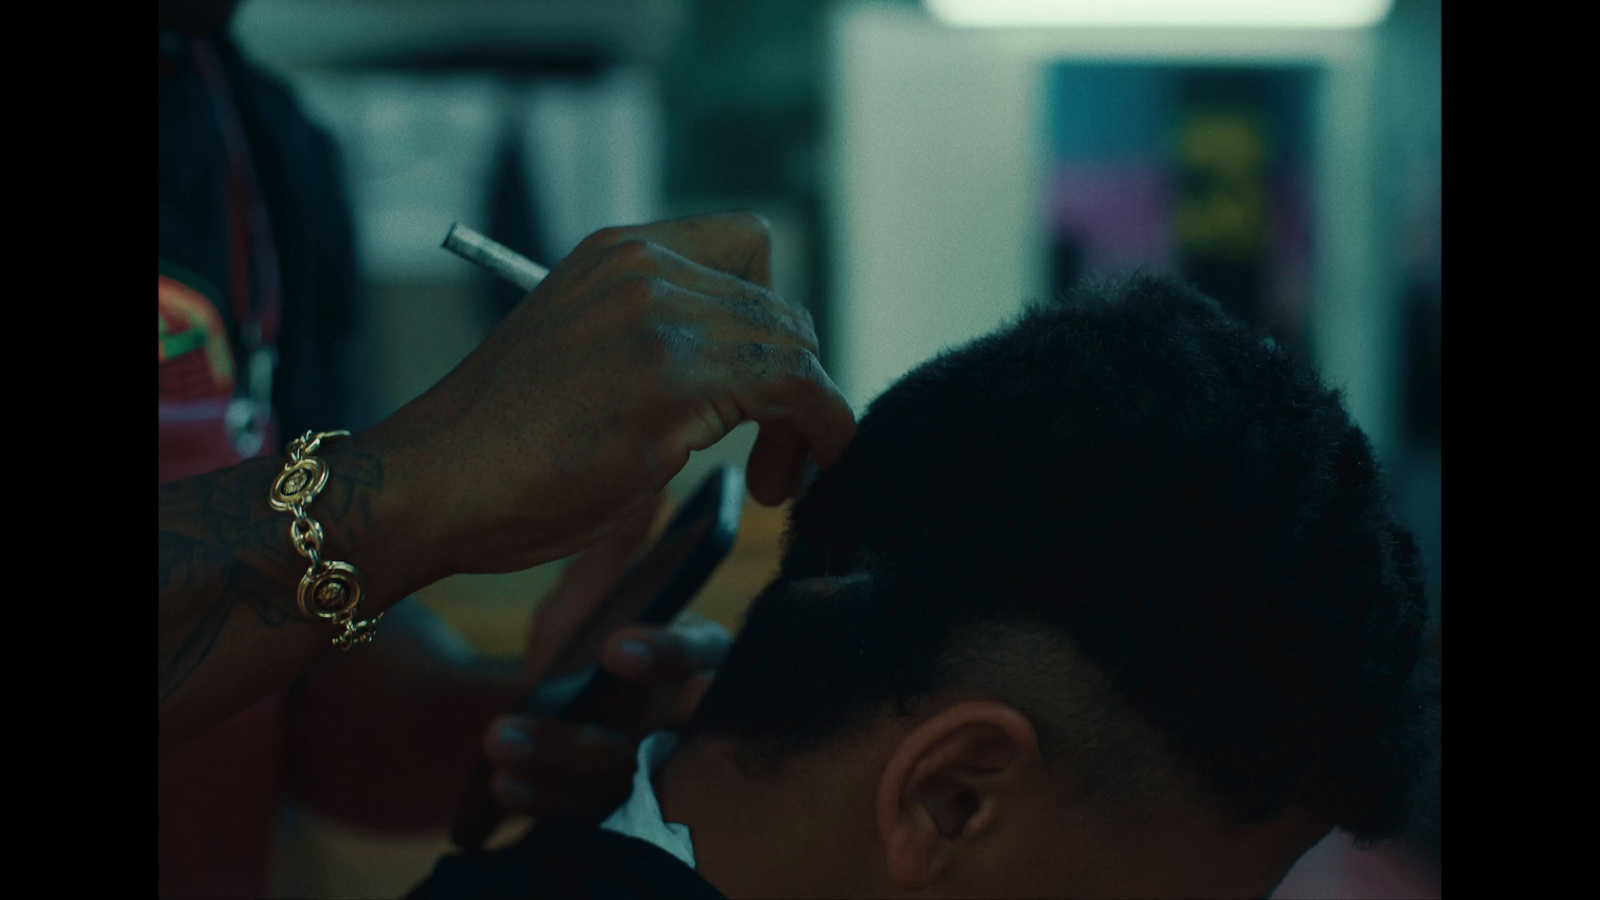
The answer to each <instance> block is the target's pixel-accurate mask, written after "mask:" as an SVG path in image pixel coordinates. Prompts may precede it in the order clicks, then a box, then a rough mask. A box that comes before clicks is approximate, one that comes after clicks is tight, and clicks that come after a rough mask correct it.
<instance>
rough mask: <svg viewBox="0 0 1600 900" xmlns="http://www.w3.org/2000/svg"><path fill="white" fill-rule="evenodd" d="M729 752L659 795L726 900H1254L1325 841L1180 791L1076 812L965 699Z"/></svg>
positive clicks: (1054, 782) (697, 754) (997, 716)
mask: <svg viewBox="0 0 1600 900" xmlns="http://www.w3.org/2000/svg"><path fill="white" fill-rule="evenodd" d="M841 581H842V579H837V578H820V579H809V580H806V581H801V582H795V583H794V584H793V585H792V586H791V589H793V590H795V591H799V592H803V593H804V594H805V596H807V597H811V596H814V595H816V594H818V593H825V592H827V591H829V590H835V589H837V587H838V585H839V584H840V583H841ZM738 751H739V746H738V744H737V743H736V742H735V741H734V740H733V739H731V738H725V737H718V736H715V735H712V736H707V737H702V738H700V739H698V740H695V741H693V742H691V743H690V744H688V745H687V746H685V747H683V748H682V749H681V750H680V751H679V752H678V753H677V754H675V755H674V757H673V758H672V759H671V760H669V761H668V762H667V763H666V765H665V766H663V767H662V768H661V769H660V770H659V771H658V772H657V773H656V777H655V782H654V783H655V788H656V792H657V796H658V799H659V801H660V804H661V809H662V814H663V816H664V818H665V819H666V820H667V821H669V822H678V823H682V824H684V825H687V826H688V827H689V830H690V835H691V838H692V840H693V843H694V853H695V866H696V869H697V870H698V871H699V872H700V874H701V875H702V876H704V877H705V878H706V879H707V880H708V881H710V882H711V883H712V884H713V885H715V886H716V887H717V888H718V890H720V891H722V892H723V893H724V894H725V895H727V896H729V897H734V898H746V897H752V898H753V897H796V896H801V897H909V896H916V897H1076V896H1087V897H1168V896H1178V897H1202V896H1203V897H1239V898H1252V897H1257V898H1259V897H1266V896H1268V895H1270V894H1271V892H1272V890H1273V888H1274V887H1275V886H1276V885H1277V884H1278V882H1279V881H1280V880H1282V878H1283V877H1284V875H1285V874H1286V873H1287V872H1288V871H1289V868H1290V867H1291V866H1292V865H1293V864H1294V862H1295V860H1296V859H1298V858H1299V857H1300V856H1301V854H1303V853H1304V852H1305V851H1306V850H1308V849H1310V847H1311V846H1312V845H1314V844H1315V843H1316V842H1317V841H1319V840H1320V839H1321V838H1322V837H1323V836H1325V835H1326V834H1327V833H1328V831H1329V824H1328V823H1326V822H1320V821H1317V820H1315V819H1314V818H1312V817H1310V816H1308V815H1305V814H1302V813H1300V812H1297V811H1290V812H1287V813H1286V814H1284V815H1282V816H1280V817H1279V818H1278V819H1276V820H1274V821H1271V822H1268V823H1265V824H1259V825H1251V826H1241V825H1237V824H1234V823H1232V822H1231V821H1229V820H1228V819H1227V818H1225V817H1224V816H1222V815H1219V814H1218V813H1217V812H1215V811H1214V810H1212V809H1211V808H1209V807H1208V806H1207V805H1206V804H1205V803H1204V802H1203V801H1200V800H1196V799H1193V798H1192V797H1190V796H1186V795H1185V794H1184V793H1183V792H1169V793H1167V794H1164V795H1162V796H1160V797H1154V798H1150V799H1149V800H1146V801H1142V803H1141V805H1140V806H1138V807H1137V808H1136V809H1135V808H1130V809H1129V810H1128V812H1129V813H1131V814H1129V815H1119V816H1117V817H1115V818H1114V819H1113V818H1111V817H1108V816H1106V815H1105V814H1104V813H1103V812H1101V811H1100V810H1099V809H1097V808H1095V807H1093V806H1091V805H1089V804H1087V803H1086V802H1084V801H1082V800H1079V799H1077V797H1078V795H1077V794H1076V793H1074V792H1073V791H1072V790H1071V786H1072V784H1073V779H1072V772H1071V771H1070V769H1067V768H1065V767H1066V766H1068V765H1069V763H1067V762H1064V761H1055V762H1050V761H1047V760H1046V759H1045V758H1044V757H1043V755H1042V754H1041V751H1040V746H1039V739H1038V734H1037V731H1036V730H1035V728H1034V725H1033V723H1032V721H1031V720H1030V719H1029V718H1028V716H1026V715H1025V714H1023V713H1022V712H1020V711H1019V710H1017V709H1016V708H1015V707H1013V706H1011V705H1009V704H1007V703H1005V702H1003V701H1001V700H999V699H996V698H994V697H992V696H989V695H986V694H983V693H980V692H975V691H946V692H942V693H938V694H935V695H933V696H929V697H927V698H925V699H923V700H922V701H920V702H919V703H918V704H917V705H916V706H914V707H913V708H912V709H911V710H910V711H909V712H908V713H906V714H904V715H893V714H890V713H889V712H888V711H887V710H886V711H885V712H884V713H883V714H882V715H880V716H879V717H878V718H877V719H876V720H874V721H872V722H870V723H868V724H867V726H866V727H863V728H860V729H854V730H852V731H850V732H849V733H847V734H844V735H841V736H839V737H836V738H834V739H832V740H831V741H829V742H828V743H826V744H824V745H823V746H822V747H820V748H818V749H816V750H813V751H809V752H805V753H801V754H798V755H796V756H793V757H791V758H789V759H786V760H784V761H783V763H782V764H781V766H780V767H779V769H778V770H777V771H776V772H769V771H756V770H753V769H752V768H751V766H750V765H749V764H747V763H745V762H743V761H742V760H741V758H740V757H739V755H738Z"/></svg>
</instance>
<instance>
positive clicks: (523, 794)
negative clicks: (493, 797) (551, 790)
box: [496, 775, 539, 809]
mask: <svg viewBox="0 0 1600 900" xmlns="http://www.w3.org/2000/svg"><path fill="white" fill-rule="evenodd" d="M497 782H498V784H497V785H496V788H497V789H498V792H499V794H500V802H501V803H503V804H505V805H506V806H508V807H510V808H512V809H522V808H523V807H526V806H528V805H529V804H531V803H533V799H534V798H535V797H537V796H538V795H539V789H538V788H537V787H535V786H534V784H533V782H531V781H523V780H522V779H520V778H507V777H505V776H503V775H502V776H500V777H499V778H498V779H497Z"/></svg>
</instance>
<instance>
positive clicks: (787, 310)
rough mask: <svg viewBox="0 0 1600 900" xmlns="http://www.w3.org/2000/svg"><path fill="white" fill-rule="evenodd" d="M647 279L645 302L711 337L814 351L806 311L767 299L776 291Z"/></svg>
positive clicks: (815, 334) (713, 338) (654, 277)
mask: <svg viewBox="0 0 1600 900" xmlns="http://www.w3.org/2000/svg"><path fill="white" fill-rule="evenodd" d="M649 282H650V284H649V286H648V288H645V289H644V291H645V292H648V293H649V299H648V301H646V302H647V303H650V304H653V305H654V306H655V307H656V308H657V309H658V310H663V311H665V310H670V311H672V312H673V313H675V315H673V316H672V317H671V318H672V319H674V320H676V321H680V322H688V323H693V324H694V325H695V326H697V327H698V328H701V329H703V333H704V334H705V336H706V337H708V338H710V339H712V340H719V341H729V342H740V341H754V342H760V343H767V344H782V345H786V346H796V347H802V348H804V349H806V350H809V351H811V352H812V353H815V352H816V351H817V332H816V330H815V329H814V328H813V327H812V324H811V316H810V314H809V313H807V312H806V311H805V310H803V309H801V308H800V307H797V306H791V305H789V304H787V303H785V302H783V301H782V300H780V299H771V298H776V297H777V295H776V294H773V293H772V292H770V291H762V292H760V294H759V295H757V294H751V295H747V296H725V295H720V294H705V293H701V292H700V291H698V290H691V289H690V288H687V287H684V286H683V285H682V284H679V283H678V282H677V281H674V280H671V279H668V278H664V277H656V276H652V277H651V278H650V279H649ZM752 290H755V289H754V288H752Z"/></svg>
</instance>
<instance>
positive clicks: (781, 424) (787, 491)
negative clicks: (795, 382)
mask: <svg viewBox="0 0 1600 900" xmlns="http://www.w3.org/2000/svg"><path fill="white" fill-rule="evenodd" d="M805 466H806V445H805V441H804V440H803V439H802V438H801V437H800V434H799V432H797V431H795V429H794V426H793V425H792V424H790V423H789V422H785V421H776V422H768V423H766V424H764V425H762V426H761V433H760V434H758V435H757V436H756V444H755V446H754V447H752V448H750V462H749V464H748V465H747V466H746V467H745V470H746V474H745V483H746V485H748V486H749V488H750V496H752V497H754V498H755V499H756V502H757V503H760V504H762V505H763V506H777V505H779V504H781V503H782V502H783V501H785V500H787V499H789V498H790V497H795V496H798V495H799V494H800V488H801V479H802V476H803V475H804V474H805Z"/></svg>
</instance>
